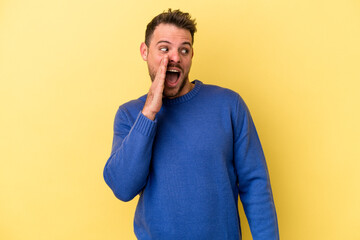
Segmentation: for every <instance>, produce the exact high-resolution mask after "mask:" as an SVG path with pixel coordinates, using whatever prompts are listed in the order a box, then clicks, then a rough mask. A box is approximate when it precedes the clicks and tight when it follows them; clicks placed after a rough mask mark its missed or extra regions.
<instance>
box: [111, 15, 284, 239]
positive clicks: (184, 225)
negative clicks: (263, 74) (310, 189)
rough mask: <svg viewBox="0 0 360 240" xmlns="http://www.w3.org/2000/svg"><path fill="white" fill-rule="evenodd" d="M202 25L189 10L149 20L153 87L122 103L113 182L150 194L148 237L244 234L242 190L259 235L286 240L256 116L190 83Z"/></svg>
mask: <svg viewBox="0 0 360 240" xmlns="http://www.w3.org/2000/svg"><path fill="white" fill-rule="evenodd" d="M195 32H196V24H195V22H194V20H192V19H191V17H190V15H189V14H188V13H183V12H181V11H179V10H176V11H171V9H169V11H168V12H164V13H162V14H160V15H158V16H156V17H155V18H154V19H153V20H152V21H151V22H150V23H149V24H148V26H147V30H146V36H145V43H142V44H141V47H140V52H141V56H142V58H143V59H144V60H145V61H147V64H148V69H149V74H150V77H151V81H152V84H151V87H150V90H149V92H148V94H147V95H145V96H142V97H140V98H139V99H137V100H133V101H130V102H128V103H125V104H124V105H122V106H120V108H119V110H118V112H117V114H116V117H115V124H114V140H113V147H112V152H111V156H110V158H109V159H108V161H107V163H106V166H105V169H104V179H105V181H106V183H107V184H108V185H109V187H110V188H111V189H112V190H113V192H114V194H115V195H116V197H118V198H119V199H120V200H122V201H129V200H131V199H133V198H134V197H135V196H136V195H137V194H140V198H139V202H138V205H137V209H136V213H135V219H134V232H135V235H136V236H137V238H138V239H141V240H143V239H144V240H145V239H156V240H158V239H166V240H173V239H182V240H183V239H206V240H209V239H218V240H225V239H237V240H238V239H241V230H240V220H239V215H238V195H240V198H241V201H242V203H243V206H244V209H245V213H246V216H247V218H248V222H249V225H250V228H251V232H252V236H253V239H255V240H259V239H265V240H269V239H279V234H278V226H277V217H276V211H275V206H274V201H273V197H272V192H271V187H270V182H269V176H268V171H267V166H266V162H265V159H264V155H263V151H262V148H261V145H260V142H259V139H258V136H257V133H256V130H255V127H254V124H253V121H252V119H251V116H250V113H249V111H248V109H247V107H246V105H245V103H244V102H243V100H242V99H241V98H240V96H239V95H238V94H237V93H235V92H233V91H231V90H228V89H224V88H220V87H217V86H212V85H206V84H203V83H202V82H200V81H198V80H195V81H193V82H190V81H189V77H188V74H189V71H190V67H191V61H192V57H193V55H194V50H193V42H194V33H195Z"/></svg>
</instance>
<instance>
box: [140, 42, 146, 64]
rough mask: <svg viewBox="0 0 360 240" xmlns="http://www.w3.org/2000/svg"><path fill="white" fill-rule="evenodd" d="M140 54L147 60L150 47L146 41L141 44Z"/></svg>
mask: <svg viewBox="0 0 360 240" xmlns="http://www.w3.org/2000/svg"><path fill="white" fill-rule="evenodd" d="M140 54H141V57H142V59H144V61H147V54H148V47H147V46H146V44H145V43H144V42H143V43H141V45H140Z"/></svg>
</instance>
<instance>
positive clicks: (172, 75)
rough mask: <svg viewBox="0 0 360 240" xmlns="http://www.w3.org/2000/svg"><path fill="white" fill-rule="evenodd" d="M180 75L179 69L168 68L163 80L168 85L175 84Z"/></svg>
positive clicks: (172, 85)
mask: <svg viewBox="0 0 360 240" xmlns="http://www.w3.org/2000/svg"><path fill="white" fill-rule="evenodd" d="M179 77H180V71H179V70H176V69H168V70H167V71H166V77H165V81H166V83H167V85H168V86H169V87H174V86H176V84H177V82H178V80H179Z"/></svg>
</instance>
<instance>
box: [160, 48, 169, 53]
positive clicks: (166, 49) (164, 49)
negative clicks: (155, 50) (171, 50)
mask: <svg viewBox="0 0 360 240" xmlns="http://www.w3.org/2000/svg"><path fill="white" fill-rule="evenodd" d="M160 51H162V52H167V51H168V48H167V47H162V48H160Z"/></svg>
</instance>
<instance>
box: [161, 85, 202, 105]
mask: <svg viewBox="0 0 360 240" xmlns="http://www.w3.org/2000/svg"><path fill="white" fill-rule="evenodd" d="M192 83H194V84H195V86H194V88H193V89H192V90H191V91H190V92H188V93H187V94H185V95H182V96H180V97H177V98H173V99H169V98H163V104H164V105H173V104H179V103H183V102H187V101H189V100H190V99H192V98H193V97H195V96H196V95H197V94H198V92H199V90H200V88H201V86H202V85H203V83H202V82H201V81H199V80H194V81H192Z"/></svg>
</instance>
